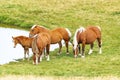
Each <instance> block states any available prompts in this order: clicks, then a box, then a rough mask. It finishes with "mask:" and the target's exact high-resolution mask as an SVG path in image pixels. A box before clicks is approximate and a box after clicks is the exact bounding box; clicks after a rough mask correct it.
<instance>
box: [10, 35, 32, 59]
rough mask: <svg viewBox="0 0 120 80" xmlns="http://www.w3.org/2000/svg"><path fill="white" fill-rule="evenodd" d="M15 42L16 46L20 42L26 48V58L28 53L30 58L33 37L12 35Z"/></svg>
mask: <svg viewBox="0 0 120 80" xmlns="http://www.w3.org/2000/svg"><path fill="white" fill-rule="evenodd" d="M12 39H13V42H14V48H15V47H16V45H17V44H20V45H21V46H22V47H23V48H24V59H25V58H26V54H27V55H28V60H29V48H32V40H33V38H29V37H26V36H16V37H12Z"/></svg>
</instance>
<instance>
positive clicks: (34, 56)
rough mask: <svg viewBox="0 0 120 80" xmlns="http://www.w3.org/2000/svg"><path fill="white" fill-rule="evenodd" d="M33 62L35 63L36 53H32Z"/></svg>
mask: <svg viewBox="0 0 120 80" xmlns="http://www.w3.org/2000/svg"><path fill="white" fill-rule="evenodd" d="M33 64H36V55H35V53H33Z"/></svg>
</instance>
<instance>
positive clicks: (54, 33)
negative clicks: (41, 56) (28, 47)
mask: <svg viewBox="0 0 120 80" xmlns="http://www.w3.org/2000/svg"><path fill="white" fill-rule="evenodd" d="M41 32H47V33H49V35H50V37H51V44H55V43H58V44H59V53H58V54H60V53H61V48H62V43H61V41H62V39H63V40H64V41H65V45H66V52H67V54H69V50H68V43H69V41H70V37H71V32H70V31H69V30H68V29H67V28H56V29H53V30H49V29H47V28H45V27H43V26H38V25H34V26H32V28H31V30H30V33H29V37H33V36H34V35H36V34H38V33H41Z"/></svg>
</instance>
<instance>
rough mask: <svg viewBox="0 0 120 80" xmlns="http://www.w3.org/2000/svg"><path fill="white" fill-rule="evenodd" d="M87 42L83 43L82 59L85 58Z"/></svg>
mask: <svg viewBox="0 0 120 80" xmlns="http://www.w3.org/2000/svg"><path fill="white" fill-rule="evenodd" d="M84 51H85V42H83V43H82V54H81V57H82V58H84V57H85V53H84Z"/></svg>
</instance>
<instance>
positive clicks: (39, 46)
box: [32, 32, 51, 64]
mask: <svg viewBox="0 0 120 80" xmlns="http://www.w3.org/2000/svg"><path fill="white" fill-rule="evenodd" d="M50 43H51V38H50V35H49V34H48V33H46V32H43V33H39V34H38V35H37V36H35V37H34V39H33V42H32V51H33V64H38V63H39V62H40V61H41V60H42V53H43V51H44V49H45V48H46V52H47V61H49V49H50Z"/></svg>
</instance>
